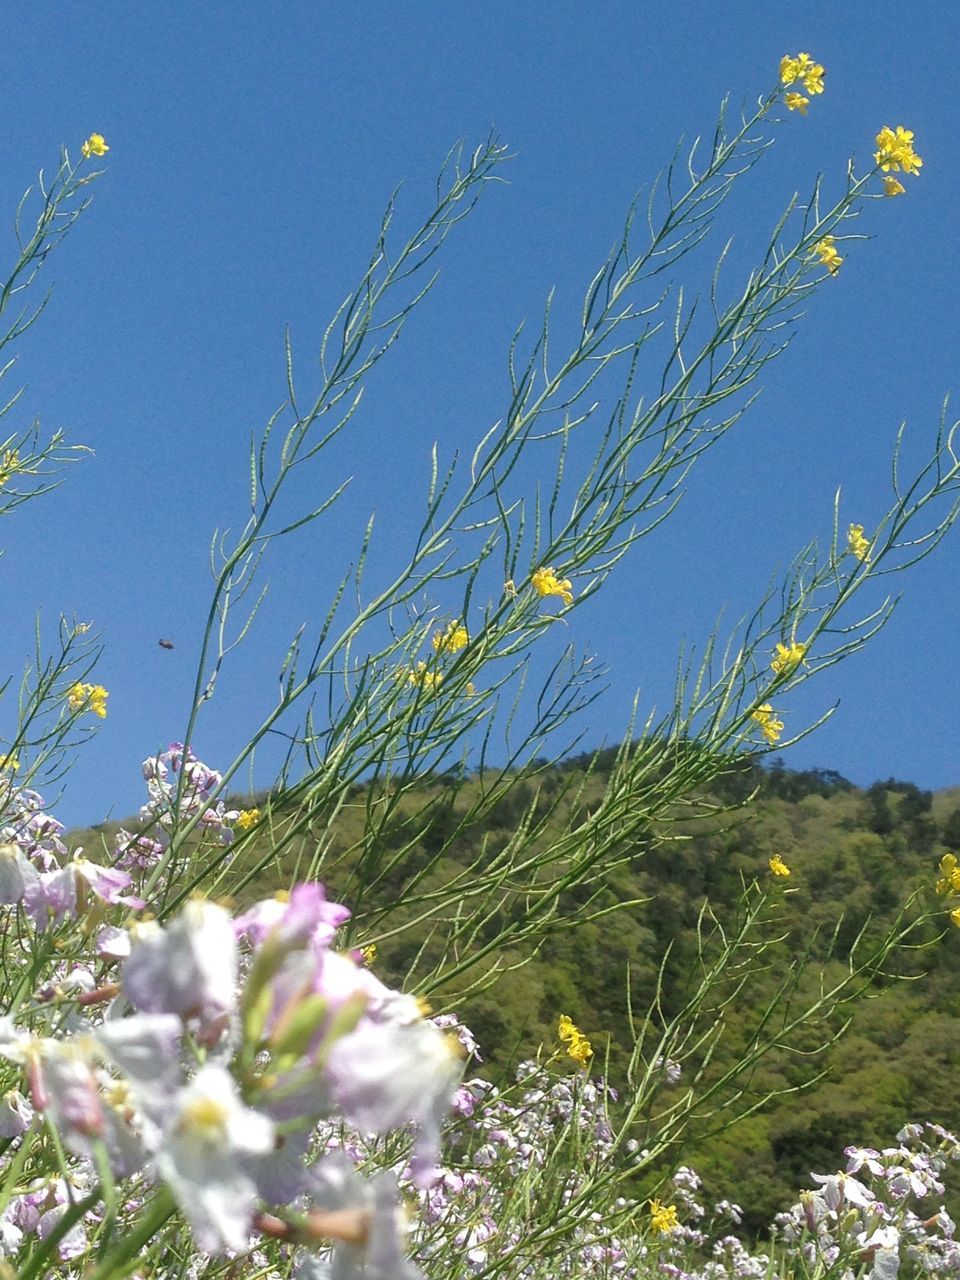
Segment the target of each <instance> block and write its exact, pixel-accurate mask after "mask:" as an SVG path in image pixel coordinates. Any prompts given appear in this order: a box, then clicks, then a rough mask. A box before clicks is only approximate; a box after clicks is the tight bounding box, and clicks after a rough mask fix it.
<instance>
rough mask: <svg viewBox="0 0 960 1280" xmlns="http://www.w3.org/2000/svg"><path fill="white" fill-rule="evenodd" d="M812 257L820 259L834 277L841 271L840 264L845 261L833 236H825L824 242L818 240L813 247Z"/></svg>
mask: <svg viewBox="0 0 960 1280" xmlns="http://www.w3.org/2000/svg"><path fill="white" fill-rule="evenodd" d="M811 256H815V257H818V258H819V259H820V261H821V263H822V264H823V265H824V266H825V267H826V268H827V270H828V271H829V272H830V274H831V275H832V276H835V275H836V274H837V272H838V271H839V270H840V263H841V262H842V261H843V259H842V258H841V257H840V254H839V253H838V252H837V248H836V240H835V239H834V237H833V236H824V237H823V239H822V240H818V241H817V243H816V244H815V245H814V246H813V250H812V253H811Z"/></svg>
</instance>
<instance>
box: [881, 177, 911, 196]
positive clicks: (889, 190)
mask: <svg viewBox="0 0 960 1280" xmlns="http://www.w3.org/2000/svg"><path fill="white" fill-rule="evenodd" d="M906 189H907V188H906V187H905V186H904V185H903V183H902V182H900V181H899V180H898V179H897V178H895V177H894V176H893V174H888V175H887V176H886V177H885V178H884V180H883V194H884V195H885V196H902V195H903V193H904V192H905V191H906Z"/></svg>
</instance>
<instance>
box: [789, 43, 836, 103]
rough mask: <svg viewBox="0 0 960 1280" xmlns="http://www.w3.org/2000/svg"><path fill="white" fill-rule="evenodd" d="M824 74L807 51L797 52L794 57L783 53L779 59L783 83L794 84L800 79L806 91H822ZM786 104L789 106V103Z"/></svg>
mask: <svg viewBox="0 0 960 1280" xmlns="http://www.w3.org/2000/svg"><path fill="white" fill-rule="evenodd" d="M825 74H826V72H825V71H824V69H823V67H821V65H820V63H819V62H814V60H813V59H812V58H811V57H810V55H809V53H798V54H797V56H796V57H795V58H791V57H790V55H789V54H785V55H784V56H783V57H782V58H781V59H780V79H781V81H782V82H783V83H784V84H794V83H795V82H796V81H797V80H802V81H803V87H804V89H806V91H807V93H823V77H824V75H825ZM787 105H788V106H789V103H788V104H787ZM791 109H792V108H791Z"/></svg>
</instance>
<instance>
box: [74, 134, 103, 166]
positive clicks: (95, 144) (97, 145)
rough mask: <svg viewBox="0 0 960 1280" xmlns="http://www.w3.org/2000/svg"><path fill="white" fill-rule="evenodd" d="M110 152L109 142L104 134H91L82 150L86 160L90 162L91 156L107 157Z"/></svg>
mask: <svg viewBox="0 0 960 1280" xmlns="http://www.w3.org/2000/svg"><path fill="white" fill-rule="evenodd" d="M109 150H110V148H109V147H108V146H107V140H106V138H105V137H104V136H103V134H102V133H91V135H90V137H89V138H88V139H87V140H86V142H85V143H84V144H83V146H82V147H81V148H80V151H81V153H82V155H83V158H84V160H89V158H90V157H91V156H105V155H106V154H107V152H108V151H109Z"/></svg>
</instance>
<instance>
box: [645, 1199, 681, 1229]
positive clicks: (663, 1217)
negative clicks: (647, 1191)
mask: <svg viewBox="0 0 960 1280" xmlns="http://www.w3.org/2000/svg"><path fill="white" fill-rule="evenodd" d="M679 1225H680V1223H679V1221H678V1219H677V1207H676V1205H673V1204H661V1203H660V1201H659V1200H651V1201H650V1230H651V1231H652V1232H653V1233H654V1234H655V1235H661V1234H663V1235H665V1234H667V1233H668V1232H670V1231H676V1229H677V1227H679Z"/></svg>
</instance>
